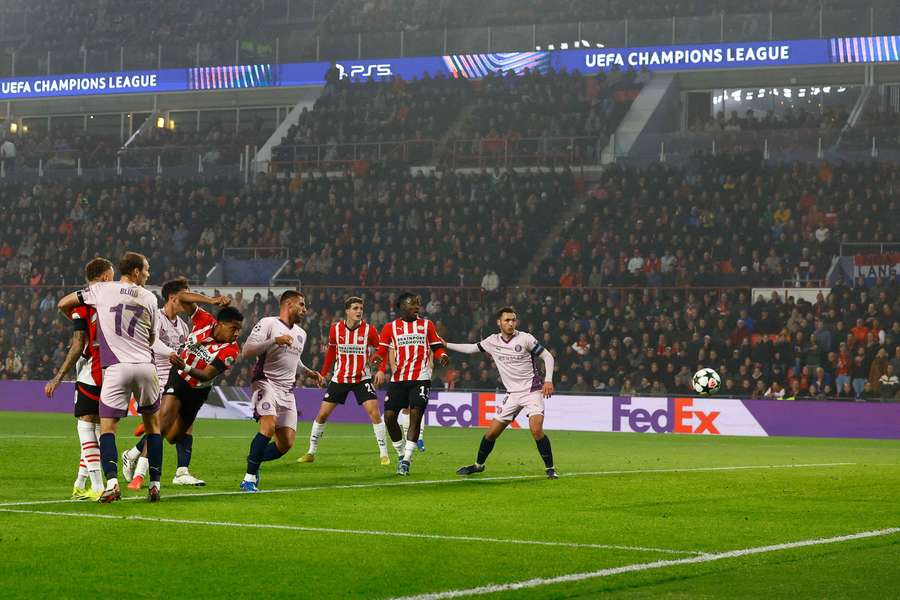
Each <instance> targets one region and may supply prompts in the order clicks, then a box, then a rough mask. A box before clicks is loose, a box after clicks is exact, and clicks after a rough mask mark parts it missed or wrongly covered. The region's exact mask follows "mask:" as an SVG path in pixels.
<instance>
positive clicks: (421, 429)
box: [419, 418, 425, 442]
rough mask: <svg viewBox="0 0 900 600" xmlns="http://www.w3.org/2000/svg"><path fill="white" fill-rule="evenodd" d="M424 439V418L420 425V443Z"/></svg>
mask: <svg viewBox="0 0 900 600" xmlns="http://www.w3.org/2000/svg"><path fill="white" fill-rule="evenodd" d="M424 437H425V419H424V418H423V419H422V422H421V423H419V441H420V442H421V441H422V439H423V438H424Z"/></svg>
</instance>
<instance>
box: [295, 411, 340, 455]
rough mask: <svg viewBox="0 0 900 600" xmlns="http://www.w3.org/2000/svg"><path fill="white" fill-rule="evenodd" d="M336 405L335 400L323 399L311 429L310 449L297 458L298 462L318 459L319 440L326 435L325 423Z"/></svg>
mask: <svg viewBox="0 0 900 600" xmlns="http://www.w3.org/2000/svg"><path fill="white" fill-rule="evenodd" d="M336 407H337V404H335V403H334V402H330V401H328V400H323V401H322V404H321V405H320V406H319V413H318V414H317V415H316V418H315V419H313V422H312V427H311V428H310V431H309V449H308V450H307V451H306V454H304V455H303V456H301V457H300V458H298V459H297V462H300V463H310V462H313V461H314V460H315V459H316V452H317V451H318V450H319V442H320V441H321V439H322V436H323V435H325V423H327V422H328V417H330V416H331V413H332V412H334V409H335V408H336Z"/></svg>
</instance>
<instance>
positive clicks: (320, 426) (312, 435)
mask: <svg viewBox="0 0 900 600" xmlns="http://www.w3.org/2000/svg"><path fill="white" fill-rule="evenodd" d="M323 435H325V423H319V422H318V421H316V420H315V419H313V423H312V431H310V432H309V454H315V453H316V450H318V449H319V440H321V439H322V436H323Z"/></svg>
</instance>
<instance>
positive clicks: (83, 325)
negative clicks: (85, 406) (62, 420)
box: [71, 305, 103, 385]
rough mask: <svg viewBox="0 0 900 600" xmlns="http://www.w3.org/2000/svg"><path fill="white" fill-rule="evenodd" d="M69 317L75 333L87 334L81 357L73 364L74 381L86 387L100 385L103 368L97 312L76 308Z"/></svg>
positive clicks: (86, 307)
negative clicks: (98, 337)
mask: <svg viewBox="0 0 900 600" xmlns="http://www.w3.org/2000/svg"><path fill="white" fill-rule="evenodd" d="M71 316H72V328H73V329H74V330H75V331H86V332H87V340H86V341H85V343H84V348H82V350H81V356H79V357H78V362H76V363H75V381H78V382H80V383H85V384H87V385H101V383H102V382H103V368H102V367H101V366H100V340H98V339H97V310H96V309H95V308H94V307H93V306H86V305H82V306H77V307H75V309H74V310H73V311H72V315H71Z"/></svg>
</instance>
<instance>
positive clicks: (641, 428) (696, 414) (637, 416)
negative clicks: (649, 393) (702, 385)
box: [612, 397, 720, 435]
mask: <svg viewBox="0 0 900 600" xmlns="http://www.w3.org/2000/svg"><path fill="white" fill-rule="evenodd" d="M632 400H633V398H628V397H618V398H613V406H612V430H613V431H634V432H637V433H644V432H646V431H650V430H652V431H653V432H654V433H695V434H697V433H701V434H702V433H706V434H710V435H719V429H718V428H717V427H716V419H717V418H718V416H719V414H720V411H718V410H711V411H709V412H703V411H701V410H692V407H693V402H694V399H693V398H668V399H666V407H665V408H659V409H657V410H654V411H652V412H651V411H650V410H647V409H645V408H631V401H632ZM637 400H640V399H639V398H638V399H637ZM623 421H625V422H626V423H627V425H626V427H625V428H623V426H622V422H623Z"/></svg>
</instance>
